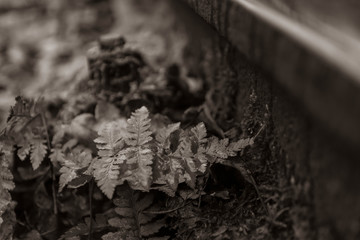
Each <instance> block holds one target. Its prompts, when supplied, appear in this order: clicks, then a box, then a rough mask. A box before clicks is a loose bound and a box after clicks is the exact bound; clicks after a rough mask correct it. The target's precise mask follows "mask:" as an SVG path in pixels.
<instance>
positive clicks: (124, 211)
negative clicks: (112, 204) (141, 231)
mask: <svg viewBox="0 0 360 240" xmlns="http://www.w3.org/2000/svg"><path fill="white" fill-rule="evenodd" d="M115 212H116V213H117V214H119V215H120V216H122V217H132V216H133V210H132V209H131V208H121V207H117V208H115Z"/></svg>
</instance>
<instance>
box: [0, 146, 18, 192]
mask: <svg viewBox="0 0 360 240" xmlns="http://www.w3.org/2000/svg"><path fill="white" fill-rule="evenodd" d="M13 179H14V177H13V175H12V173H11V171H10V169H9V162H8V159H6V157H5V154H4V153H3V152H1V150H0V189H5V190H13V189H14V188H15V183H14V181H13Z"/></svg>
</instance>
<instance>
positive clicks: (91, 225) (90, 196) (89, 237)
mask: <svg viewBox="0 0 360 240" xmlns="http://www.w3.org/2000/svg"><path fill="white" fill-rule="evenodd" d="M93 192H94V179H91V180H90V183H89V205H90V207H89V208H90V226H89V236H88V240H91V239H92V228H93V211H92V209H93Z"/></svg>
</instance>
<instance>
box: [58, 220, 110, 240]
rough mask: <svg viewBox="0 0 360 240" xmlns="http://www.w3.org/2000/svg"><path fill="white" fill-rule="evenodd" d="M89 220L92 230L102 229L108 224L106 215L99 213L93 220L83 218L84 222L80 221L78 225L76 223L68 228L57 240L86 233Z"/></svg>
mask: <svg viewBox="0 0 360 240" xmlns="http://www.w3.org/2000/svg"><path fill="white" fill-rule="evenodd" d="M90 221H92V222H93V224H92V232H99V231H102V230H104V229H105V228H106V227H107V225H108V224H107V222H106V217H104V216H103V215H100V214H99V215H96V217H95V221H94V220H91V219H90V218H85V219H84V222H81V223H79V224H78V225H76V226H75V227H72V228H70V229H69V230H68V231H67V232H65V233H64V234H63V235H62V236H61V237H60V238H59V240H62V239H69V238H73V237H80V236H86V235H88V234H89V230H90Z"/></svg>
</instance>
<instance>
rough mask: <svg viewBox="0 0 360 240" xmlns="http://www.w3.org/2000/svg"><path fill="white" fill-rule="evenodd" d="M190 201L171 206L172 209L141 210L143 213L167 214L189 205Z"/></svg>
mask: <svg viewBox="0 0 360 240" xmlns="http://www.w3.org/2000/svg"><path fill="white" fill-rule="evenodd" d="M190 203H191V202H187V203H185V204H183V205H182V206H179V207H176V208H173V209H169V210H164V211H143V213H145V214H156V215H160V214H167V213H171V212H175V211H177V210H179V209H181V208H183V207H185V206H187V205H189V204H190Z"/></svg>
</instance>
